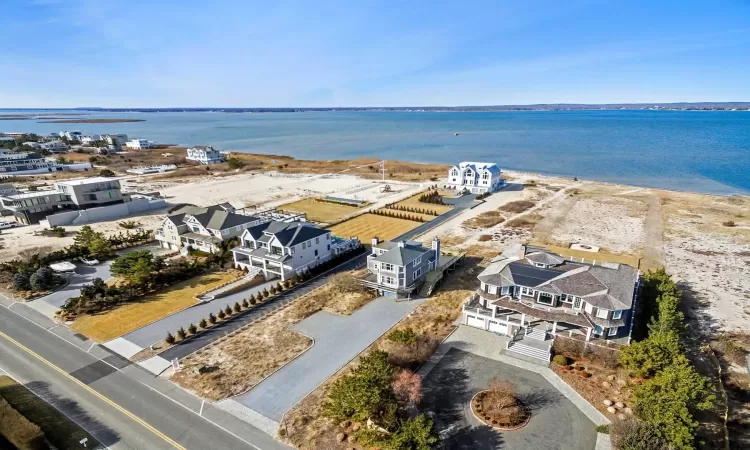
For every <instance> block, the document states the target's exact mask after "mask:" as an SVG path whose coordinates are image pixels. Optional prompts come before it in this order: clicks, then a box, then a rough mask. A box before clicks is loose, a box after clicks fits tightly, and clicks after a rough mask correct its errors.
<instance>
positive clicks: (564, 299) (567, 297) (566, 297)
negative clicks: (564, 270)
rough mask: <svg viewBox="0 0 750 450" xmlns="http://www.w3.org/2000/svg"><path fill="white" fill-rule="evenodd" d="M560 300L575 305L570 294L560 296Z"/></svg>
mask: <svg viewBox="0 0 750 450" xmlns="http://www.w3.org/2000/svg"><path fill="white" fill-rule="evenodd" d="M560 300H562V302H563V303H573V296H572V295H568V294H562V295H561V296H560Z"/></svg>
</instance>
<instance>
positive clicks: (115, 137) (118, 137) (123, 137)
mask: <svg viewBox="0 0 750 450" xmlns="http://www.w3.org/2000/svg"><path fill="white" fill-rule="evenodd" d="M102 140H103V141H104V142H106V143H107V145H109V146H112V147H118V148H119V147H122V146H123V145H125V143H126V142H127V141H128V135H127V134H103V135H102Z"/></svg>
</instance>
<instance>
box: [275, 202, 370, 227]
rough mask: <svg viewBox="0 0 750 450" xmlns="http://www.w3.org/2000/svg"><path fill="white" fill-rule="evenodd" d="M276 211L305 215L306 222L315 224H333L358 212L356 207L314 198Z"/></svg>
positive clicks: (282, 206) (288, 204)
mask: <svg viewBox="0 0 750 450" xmlns="http://www.w3.org/2000/svg"><path fill="white" fill-rule="evenodd" d="M278 209H280V210H282V211H294V212H298V213H305V214H306V215H307V219H308V220H314V221H316V222H325V223H333V222H336V221H339V220H341V219H343V218H344V217H347V216H349V215H352V214H354V213H356V212H357V211H359V210H360V208H357V207H356V206H346V205H342V204H339V203H330V202H323V201H319V200H317V199H314V198H306V199H303V200H299V201H296V202H292V203H287V204H285V205H281V206H279V207H278Z"/></svg>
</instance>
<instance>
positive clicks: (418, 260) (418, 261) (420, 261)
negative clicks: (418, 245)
mask: <svg viewBox="0 0 750 450" xmlns="http://www.w3.org/2000/svg"><path fill="white" fill-rule="evenodd" d="M417 264H422V257H421V256H417V259H415V260H414V265H415V266H416V265H417Z"/></svg>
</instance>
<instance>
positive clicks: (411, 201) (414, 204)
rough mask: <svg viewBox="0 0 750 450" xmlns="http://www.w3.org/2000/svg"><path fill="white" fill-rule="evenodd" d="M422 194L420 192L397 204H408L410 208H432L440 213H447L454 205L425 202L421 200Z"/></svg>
mask: <svg viewBox="0 0 750 450" xmlns="http://www.w3.org/2000/svg"><path fill="white" fill-rule="evenodd" d="M421 195H422V193H419V194H417V195H415V196H413V197H409V198H407V199H406V200H402V201H400V202H398V203H396V205H400V206H406V207H409V208H416V209H430V210H433V211H435V212H437V213H438V214H445V213H446V212H448V211H450V210H451V209H452V208H453V207H452V206H450V205H436V204H433V203H424V202H420V201H419V197H420V196H421Z"/></svg>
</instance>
